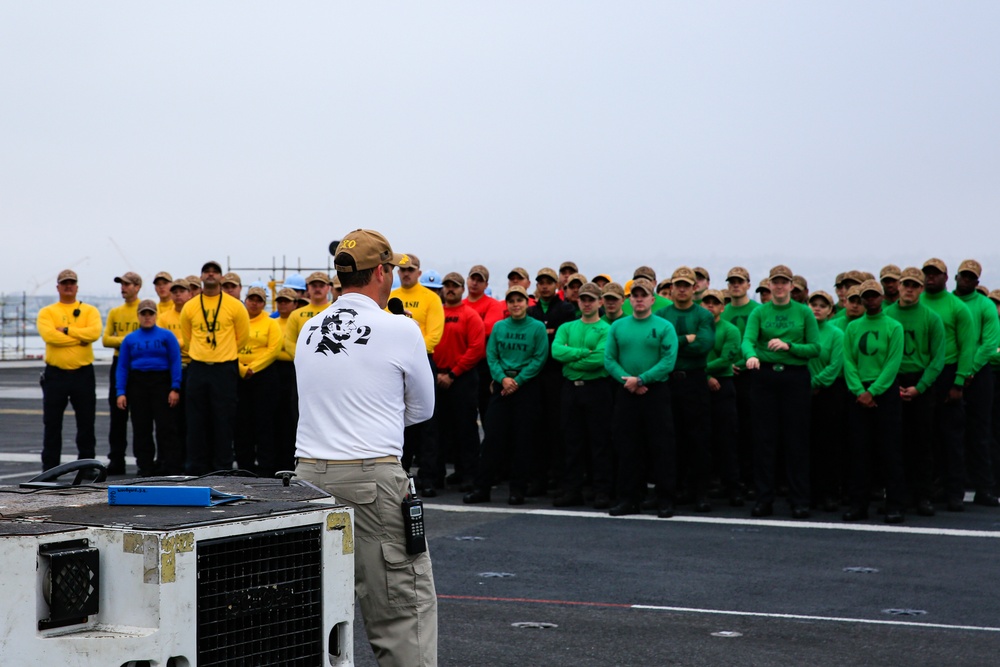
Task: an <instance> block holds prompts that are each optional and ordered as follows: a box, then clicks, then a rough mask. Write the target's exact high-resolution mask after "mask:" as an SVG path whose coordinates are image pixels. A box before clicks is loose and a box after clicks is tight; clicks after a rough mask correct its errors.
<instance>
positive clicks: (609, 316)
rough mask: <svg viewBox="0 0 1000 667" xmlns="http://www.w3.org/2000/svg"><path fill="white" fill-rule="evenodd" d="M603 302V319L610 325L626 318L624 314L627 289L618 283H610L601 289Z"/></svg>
mask: <svg viewBox="0 0 1000 667" xmlns="http://www.w3.org/2000/svg"><path fill="white" fill-rule="evenodd" d="M601 302H602V303H603V304H604V315H603V316H602V317H601V319H602V320H604V321H605V322H607V323H608V324H613V323H614V321H615V320H618V319H621V318H623V317H625V313H623V312H622V305H623V304H624V302H625V289H624V288H623V287H622V286H621V285H619V284H618V283H615V282H610V283H608V284H607V285H605V286H604V287H602V288H601Z"/></svg>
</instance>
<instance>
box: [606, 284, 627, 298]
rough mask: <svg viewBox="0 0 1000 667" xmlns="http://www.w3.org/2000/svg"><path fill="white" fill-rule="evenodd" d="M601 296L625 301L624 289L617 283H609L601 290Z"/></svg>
mask: <svg viewBox="0 0 1000 667" xmlns="http://www.w3.org/2000/svg"><path fill="white" fill-rule="evenodd" d="M601 296H602V297H604V296H610V297H613V298H615V299H621V300H623V301H624V300H625V288H624V287H622V286H621V285H619V284H618V283H615V282H611V283H608V284H607V285H605V286H604V289H602V290H601Z"/></svg>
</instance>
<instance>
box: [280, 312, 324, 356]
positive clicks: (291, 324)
mask: <svg viewBox="0 0 1000 667" xmlns="http://www.w3.org/2000/svg"><path fill="white" fill-rule="evenodd" d="M329 305H330V304H329V303H324V304H321V305H319V306H314V305H312V304H311V303H310V304H308V305H305V306H302V307H301V308H296V309H295V310H293V311H292V314H291V315H289V316H288V324H286V325H285V352H286V353H287V354H288V356H289V358H292V359H294V358H295V344H296V343H298V341H299V332H300V331H302V325H303V324H305V323H306V322H308V321H309V320H311V319H312V318H314V317H316V316H317V315H319V314H320V313H322V312H323V311H324V310H326V308H327V306H329Z"/></svg>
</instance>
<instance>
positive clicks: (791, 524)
mask: <svg viewBox="0 0 1000 667" xmlns="http://www.w3.org/2000/svg"><path fill="white" fill-rule="evenodd" d="M424 507H426V508H427V509H434V510H441V511H443V512H482V513H484V514H528V515H535V516H568V517H578V518H585V519H610V520H615V521H622V520H626V521H656V522H659V523H662V524H664V525H667V524H671V523H695V524H718V525H730V526H755V527H757V526H766V527H769V528H790V529H800V530H802V529H813V530H844V531H850V532H858V533H888V534H892V535H935V536H943V537H988V538H992V539H1000V530H998V531H992V530H962V529H958V528H922V527H917V526H905V525H903V526H900V525H896V526H877V525H872V524H852V523H829V522H821V521H792V520H788V521H775V520H773V519H729V518H723V517H693V516H675V517H673V518H671V519H660V518H657V517H656V516H654V515H652V514H631V515H628V516H617V517H610V516H608V514H607V512H572V511H568V510H549V509H514V508H506V507H479V506H477V507H468V506H465V505H440V504H437V503H427V502H426V501H425V502H424Z"/></svg>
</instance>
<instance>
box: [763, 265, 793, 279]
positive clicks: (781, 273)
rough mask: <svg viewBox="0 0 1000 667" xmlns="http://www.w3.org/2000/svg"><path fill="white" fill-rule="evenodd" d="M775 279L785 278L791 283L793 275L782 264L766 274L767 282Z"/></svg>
mask: <svg viewBox="0 0 1000 667" xmlns="http://www.w3.org/2000/svg"><path fill="white" fill-rule="evenodd" d="M775 278H785V279H786V280H789V281H791V280H793V279H794V278H795V274H794V273H792V270H791V269H790V268H788V267H787V266H785V265H784V264H778V265H777V266H775V267H773V268H772V269H771V272H770V273H769V274H767V279H768V280H774V279H775Z"/></svg>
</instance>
